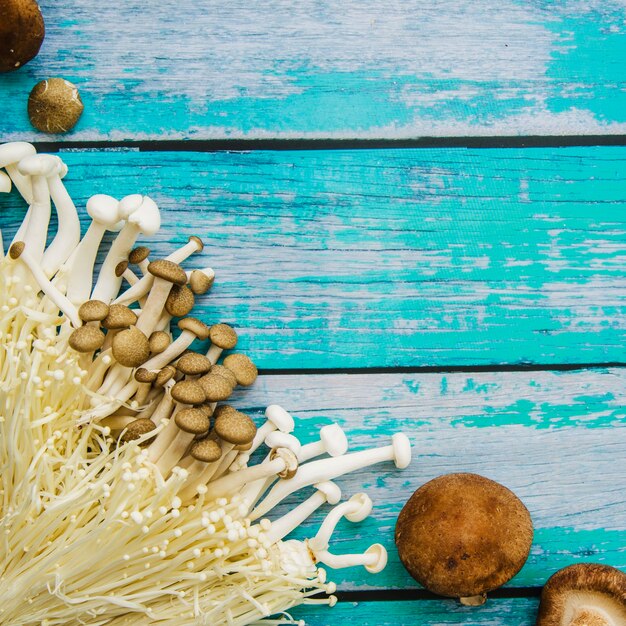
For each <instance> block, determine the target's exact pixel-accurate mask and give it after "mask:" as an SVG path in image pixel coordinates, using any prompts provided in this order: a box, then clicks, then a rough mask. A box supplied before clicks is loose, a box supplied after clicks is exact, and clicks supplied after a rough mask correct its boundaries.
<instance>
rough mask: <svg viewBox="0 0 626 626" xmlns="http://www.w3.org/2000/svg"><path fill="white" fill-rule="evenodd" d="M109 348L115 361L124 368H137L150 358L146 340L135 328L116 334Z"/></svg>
mask: <svg viewBox="0 0 626 626" xmlns="http://www.w3.org/2000/svg"><path fill="white" fill-rule="evenodd" d="M111 348H112V350H113V357H114V358H115V360H116V361H117V362H118V363H119V364H120V365H123V366H124V367H138V366H139V365H141V364H142V363H144V362H145V361H146V360H147V359H148V357H149V356H150V346H149V345H148V338H147V337H146V336H145V335H144V334H143V333H142V332H141V331H140V330H139V329H138V328H137V327H136V326H131V327H130V328H126V329H124V330H121V331H120V332H119V333H117V335H115V337H113V342H112V345H111Z"/></svg>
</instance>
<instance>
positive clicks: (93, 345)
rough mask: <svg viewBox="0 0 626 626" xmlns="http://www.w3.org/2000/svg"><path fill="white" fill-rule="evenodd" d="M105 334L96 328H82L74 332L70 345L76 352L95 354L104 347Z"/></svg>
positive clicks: (69, 341)
mask: <svg viewBox="0 0 626 626" xmlns="http://www.w3.org/2000/svg"><path fill="white" fill-rule="evenodd" d="M104 338H105V337H104V333H103V332H102V331H101V330H100V329H99V328H97V327H96V326H81V327H80V328H77V329H76V330H74V331H73V332H72V334H71V335H70V338H69V340H68V343H69V344H70V347H71V348H73V349H74V350H76V352H93V351H94V350H98V348H101V347H102V344H103V343H104Z"/></svg>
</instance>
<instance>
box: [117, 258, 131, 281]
mask: <svg viewBox="0 0 626 626" xmlns="http://www.w3.org/2000/svg"><path fill="white" fill-rule="evenodd" d="M127 269H128V261H120V262H119V263H118V264H117V265H116V266H115V275H116V276H117V277H118V278H119V277H120V276H122V275H123V274H124V272H125V271H126V270H127Z"/></svg>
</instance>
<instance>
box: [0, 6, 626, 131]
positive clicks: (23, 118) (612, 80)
mask: <svg viewBox="0 0 626 626" xmlns="http://www.w3.org/2000/svg"><path fill="white" fill-rule="evenodd" d="M209 6H210V10H207V7H206V6H205V5H204V4H200V5H199V4H197V3H195V2H193V1H192V0H177V1H174V0H165V1H164V2H160V3H158V4H154V3H139V2H136V1H134V0H133V1H131V2H126V3H121V4H120V3H114V4H110V3H101V4H99V5H94V4H93V3H92V2H89V1H88V0H68V1H67V2H64V3H62V4H59V3H55V2H52V1H50V0H45V1H43V2H42V10H43V13H44V16H45V19H46V24H47V37H46V41H45V43H44V46H43V48H42V51H41V53H40V55H39V56H38V57H37V58H36V59H35V60H34V61H33V62H31V63H30V64H28V65H27V66H25V67H24V68H23V69H22V70H20V71H19V72H16V73H12V74H7V75H2V76H0V92H1V93H2V95H3V97H2V98H1V101H0V139H8V138H20V139H24V138H29V137H30V138H33V137H39V138H42V137H43V135H41V134H38V133H35V132H34V131H33V129H32V128H31V126H30V124H29V122H28V118H27V115H26V100H27V97H28V93H29V92H30V89H31V88H32V86H33V85H34V84H35V83H36V82H37V81H39V80H41V79H43V78H48V77H50V76H59V75H60V76H64V77H65V78H67V79H69V80H71V81H73V82H75V83H76V84H77V85H78V86H79V88H80V90H81V93H82V97H83V100H84V102H85V113H84V116H83V118H82V119H81V121H80V122H79V124H78V126H77V127H76V129H75V131H74V132H72V133H71V134H70V135H68V137H69V138H73V139H94V138H105V139H106V138H116V139H119V138H163V137H183V138H225V137H243V136H246V137H260V136H272V137H275V136H285V137H291V136H294V137H302V136H310V137H329V136H332V137H415V136H421V135H457V136H458V135H480V134H500V135H502V134H506V135H509V134H512V135H517V134H587V133H623V132H624V128H625V127H626V126H625V123H626V95H625V94H626V91H625V90H624V79H623V72H622V67H623V59H624V55H625V54H626V27H625V26H624V24H625V18H626V9H625V8H624V6H623V4H622V3H620V2H617V1H616V0H614V1H611V2H599V1H592V2H586V3H579V2H574V1H566V2H559V3H550V2H531V1H519V2H515V1H512V0H506V1H503V2H500V3H498V4H497V5H494V4H493V3H490V2H484V1H482V2H473V3H461V4H460V5H459V3H458V2H455V1H454V0H445V1H444V2H441V1H439V2H435V1H434V0H429V1H428V2H405V3H401V4H392V5H387V6H385V8H384V10H383V9H382V7H381V5H380V4H379V3H376V2H374V1H373V0H372V1H367V2H359V3H356V2H355V3H345V4H344V5H342V9H341V11H337V9H336V7H335V6H334V5H333V4H332V3H319V2H314V1H313V0H311V1H305V2H301V3H299V4H298V6H297V7H294V6H293V3H291V2H289V1H288V0H273V1H272V2H269V3H262V4H254V3H253V4H252V5H251V4H250V3H248V2H244V1H243V0H236V1H234V2H233V1H230V2H226V1H224V0H215V1H213V2H211V3H210V5H209Z"/></svg>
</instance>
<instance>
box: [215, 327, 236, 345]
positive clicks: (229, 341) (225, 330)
mask: <svg viewBox="0 0 626 626" xmlns="http://www.w3.org/2000/svg"><path fill="white" fill-rule="evenodd" d="M209 338H210V339H211V343H212V344H214V345H216V346H217V347H218V348H222V350H231V349H232V348H234V347H235V346H236V345H237V333H236V332H235V329H234V328H233V327H232V326H229V325H228V324H213V326H211V328H210V329H209Z"/></svg>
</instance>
